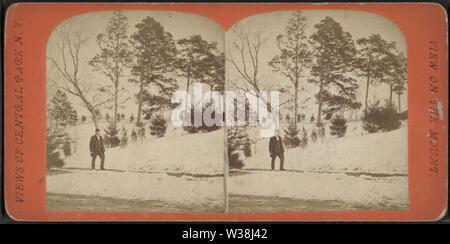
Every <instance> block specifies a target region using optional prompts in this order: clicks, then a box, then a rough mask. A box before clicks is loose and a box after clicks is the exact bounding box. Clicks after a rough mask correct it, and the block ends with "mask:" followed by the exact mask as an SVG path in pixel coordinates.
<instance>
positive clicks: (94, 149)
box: [89, 129, 105, 170]
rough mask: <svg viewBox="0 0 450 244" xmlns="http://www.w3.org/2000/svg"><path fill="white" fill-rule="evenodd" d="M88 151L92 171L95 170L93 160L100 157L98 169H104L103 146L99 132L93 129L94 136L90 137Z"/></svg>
mask: <svg viewBox="0 0 450 244" xmlns="http://www.w3.org/2000/svg"><path fill="white" fill-rule="evenodd" d="M89 149H90V150H91V157H92V169H95V159H96V158H97V156H99V157H100V159H101V163H100V169H101V170H104V169H105V167H104V166H105V146H104V144H103V138H102V137H101V136H100V130H99V129H95V135H93V136H92V137H91V142H90V143H89Z"/></svg>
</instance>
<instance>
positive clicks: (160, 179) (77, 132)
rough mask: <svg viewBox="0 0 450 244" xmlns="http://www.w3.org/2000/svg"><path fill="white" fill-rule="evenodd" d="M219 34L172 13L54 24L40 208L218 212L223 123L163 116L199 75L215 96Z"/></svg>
mask: <svg viewBox="0 0 450 244" xmlns="http://www.w3.org/2000/svg"><path fill="white" fill-rule="evenodd" d="M224 35H225V33H224V30H223V28H222V27H221V26H220V25H219V24H218V23H216V22H214V21H213V20H210V19H208V18H205V17H201V16H198V15H194V14H188V13H181V12H174V11H137V10H136V11H134V10H126V11H101V12H92V13H87V14H82V15H77V16H74V17H71V18H69V19H67V20H65V21H64V22H62V23H60V24H59V25H57V26H56V27H55V29H54V30H53V32H52V33H51V35H50V37H49V39H48V43H47V57H46V169H47V170H46V210H47V211H57V212H72V211H94V212H119V211H120V212H224V210H225V208H226V204H225V198H226V197H225V186H224V171H225V170H226V167H225V163H224V162H225V160H224V156H225V153H224V152H225V132H224V127H218V126H216V127H209V126H185V127H177V126H175V125H174V124H173V123H172V122H171V116H172V110H173V109H174V108H175V107H177V106H180V103H179V102H180V101H174V100H173V99H172V95H173V94H174V93H175V92H176V91H184V92H186V93H185V94H187V95H186V100H187V101H190V97H191V96H192V95H195V94H194V93H195V92H194V91H196V89H197V88H198V87H196V86H195V85H194V83H195V82H201V83H202V84H203V86H202V87H201V89H202V91H204V92H213V91H214V92H218V93H220V94H223V92H224V76H225V74H224V65H225V58H224V40H225V36H224ZM194 88H196V89H194ZM197 91H198V90H197ZM210 100H211V99H210ZM186 104H187V103H186ZM203 104H204V105H203V106H207V103H206V104H205V101H203ZM192 114H194V113H192Z"/></svg>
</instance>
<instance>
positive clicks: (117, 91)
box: [113, 86, 119, 128]
mask: <svg viewBox="0 0 450 244" xmlns="http://www.w3.org/2000/svg"><path fill="white" fill-rule="evenodd" d="M118 93H119V87H118V86H116V87H115V91H114V120H113V123H114V128H116V125H117V106H118V105H117V96H118Z"/></svg>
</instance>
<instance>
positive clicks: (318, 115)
mask: <svg viewBox="0 0 450 244" xmlns="http://www.w3.org/2000/svg"><path fill="white" fill-rule="evenodd" d="M322 92H323V80H322V78H321V79H320V89H319V109H318V111H317V124H316V125H317V127H319V125H320V123H321V116H322Z"/></svg>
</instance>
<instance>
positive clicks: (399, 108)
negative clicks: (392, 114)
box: [397, 94, 402, 112]
mask: <svg viewBox="0 0 450 244" xmlns="http://www.w3.org/2000/svg"><path fill="white" fill-rule="evenodd" d="M397 95H398V112H401V111H402V109H401V105H400V94H397Z"/></svg>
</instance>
